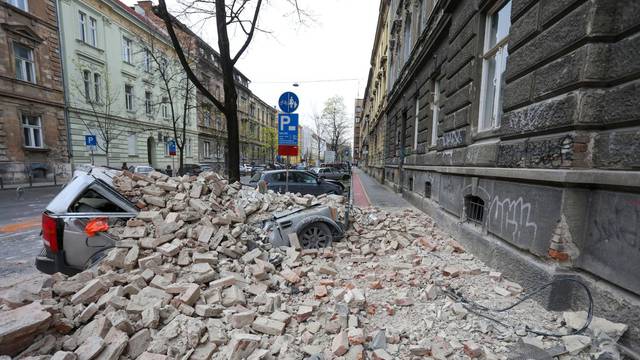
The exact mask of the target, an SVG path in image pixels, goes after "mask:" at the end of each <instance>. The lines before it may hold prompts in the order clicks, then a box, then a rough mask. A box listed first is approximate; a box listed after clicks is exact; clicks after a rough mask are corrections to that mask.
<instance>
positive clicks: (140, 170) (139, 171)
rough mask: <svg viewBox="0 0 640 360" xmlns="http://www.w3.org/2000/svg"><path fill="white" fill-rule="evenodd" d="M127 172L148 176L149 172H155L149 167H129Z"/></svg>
mask: <svg viewBox="0 0 640 360" xmlns="http://www.w3.org/2000/svg"><path fill="white" fill-rule="evenodd" d="M129 171H131V172H132V173H134V174H140V175H149V174H150V173H151V172H153V171H155V169H154V168H152V167H151V166H149V165H135V166H134V165H131V166H129Z"/></svg>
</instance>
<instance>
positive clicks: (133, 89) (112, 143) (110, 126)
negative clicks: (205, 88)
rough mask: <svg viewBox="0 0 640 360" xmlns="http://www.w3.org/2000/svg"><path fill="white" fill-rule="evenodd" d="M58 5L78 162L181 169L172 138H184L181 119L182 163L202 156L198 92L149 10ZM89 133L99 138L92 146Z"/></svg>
mask: <svg viewBox="0 0 640 360" xmlns="http://www.w3.org/2000/svg"><path fill="white" fill-rule="evenodd" d="M60 8H61V11H60V18H61V23H62V32H61V33H62V44H63V54H64V64H65V65H64V67H65V84H66V93H67V102H68V118H69V127H70V132H71V138H72V153H73V163H74V165H78V164H88V163H92V162H93V163H95V164H96V165H110V166H114V167H120V166H121V164H123V163H125V162H126V163H127V164H128V165H142V164H145V165H146V164H149V165H151V166H153V167H155V168H162V169H164V168H165V167H166V166H172V167H173V168H176V167H177V166H178V163H177V159H176V158H175V157H172V156H171V155H170V151H169V150H170V149H169V143H170V142H171V141H175V140H176V139H177V141H182V140H181V135H179V134H180V133H181V132H182V131H181V130H182V127H183V125H184V128H185V129H186V138H185V140H184V148H183V151H184V162H185V163H193V162H195V161H197V159H198V158H197V154H198V141H197V139H198V137H197V134H198V133H197V127H196V120H195V118H196V111H195V110H194V109H195V104H196V95H195V91H194V90H193V87H191V88H188V87H187V84H188V83H187V81H186V77H185V76H184V75H183V72H182V71H181V70H182V69H181V68H180V65H179V62H178V60H177V57H176V55H175V52H174V51H173V48H172V47H171V43H170V40H169V38H168V36H167V34H166V32H165V31H163V29H162V28H160V27H158V26H156V25H154V24H153V23H152V22H151V21H149V18H148V16H149V15H150V14H148V13H147V12H145V9H144V8H142V7H139V6H136V7H135V8H130V7H128V6H126V5H124V4H123V3H121V2H120V1H118V0H65V1H60ZM185 109H186V111H185ZM183 119H186V122H183V121H182V120H183ZM174 123H175V124H176V128H177V131H178V133H179V134H178V136H176V134H175V133H174ZM86 135H95V136H96V137H97V142H98V145H97V147H96V148H95V149H90V148H88V147H87V146H86V145H85V136H86ZM178 151H179V150H178Z"/></svg>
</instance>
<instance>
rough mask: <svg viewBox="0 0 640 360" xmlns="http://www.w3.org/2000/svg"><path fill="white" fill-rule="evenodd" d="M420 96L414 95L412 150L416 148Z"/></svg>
mask: <svg viewBox="0 0 640 360" xmlns="http://www.w3.org/2000/svg"><path fill="white" fill-rule="evenodd" d="M419 115H420V98H419V97H418V96H416V120H415V124H414V125H413V127H414V131H413V150H417V149H418V125H419V124H418V122H419V120H420V116H419Z"/></svg>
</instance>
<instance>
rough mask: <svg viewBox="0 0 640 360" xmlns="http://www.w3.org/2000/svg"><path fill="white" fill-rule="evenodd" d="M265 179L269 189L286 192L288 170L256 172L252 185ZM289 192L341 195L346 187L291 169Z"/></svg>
mask: <svg viewBox="0 0 640 360" xmlns="http://www.w3.org/2000/svg"><path fill="white" fill-rule="evenodd" d="M260 180H264V181H265V183H266V185H267V189H269V190H273V191H275V192H278V193H285V192H286V189H287V171H286V170H269V171H262V172H256V173H255V174H254V175H253V176H252V177H251V180H249V185H250V186H254V187H256V186H258V182H259V181H260ZM288 188H289V192H292V193H301V194H303V195H305V194H311V195H320V194H336V195H341V194H342V193H343V192H344V187H343V186H342V185H341V184H336V183H334V182H333V181H325V180H324V179H321V178H318V177H317V176H314V175H312V174H310V173H309V172H307V171H304V170H289V185H288Z"/></svg>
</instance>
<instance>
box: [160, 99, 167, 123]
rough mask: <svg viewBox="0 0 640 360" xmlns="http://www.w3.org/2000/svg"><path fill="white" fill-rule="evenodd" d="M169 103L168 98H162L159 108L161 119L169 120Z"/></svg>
mask: <svg viewBox="0 0 640 360" xmlns="http://www.w3.org/2000/svg"><path fill="white" fill-rule="evenodd" d="M168 103H169V98H168V97H163V98H162V106H161V112H162V118H163V119H168V118H169V105H167V104H168Z"/></svg>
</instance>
